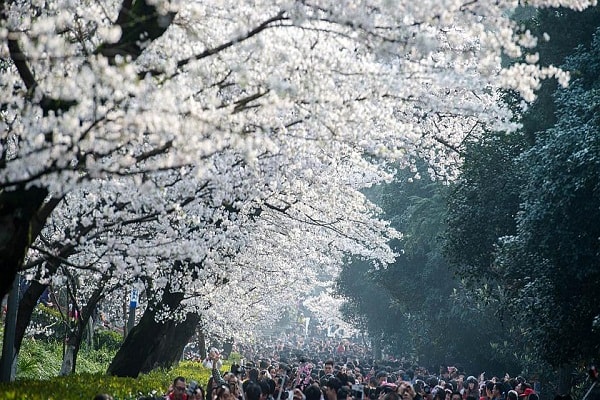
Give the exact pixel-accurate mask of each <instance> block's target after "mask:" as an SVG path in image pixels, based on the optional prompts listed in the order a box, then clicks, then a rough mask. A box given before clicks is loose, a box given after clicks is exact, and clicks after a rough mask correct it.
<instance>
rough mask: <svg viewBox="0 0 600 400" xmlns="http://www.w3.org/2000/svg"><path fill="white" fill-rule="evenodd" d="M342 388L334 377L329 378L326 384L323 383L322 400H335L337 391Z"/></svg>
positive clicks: (340, 383)
mask: <svg viewBox="0 0 600 400" xmlns="http://www.w3.org/2000/svg"><path fill="white" fill-rule="evenodd" d="M341 387H342V382H341V381H340V380H339V379H338V378H336V377H335V376H334V377H331V378H329V379H328V380H327V383H325V388H324V396H323V397H324V400H337V399H338V397H337V393H338V390H340V388H341Z"/></svg>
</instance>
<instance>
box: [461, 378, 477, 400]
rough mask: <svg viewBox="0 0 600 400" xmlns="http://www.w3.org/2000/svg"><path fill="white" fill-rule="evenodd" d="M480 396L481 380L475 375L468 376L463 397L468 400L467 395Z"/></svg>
mask: <svg viewBox="0 0 600 400" xmlns="http://www.w3.org/2000/svg"><path fill="white" fill-rule="evenodd" d="M469 396H471V397H475V398H477V397H479V382H477V378H475V377H474V376H473V375H470V376H468V377H467V380H466V384H465V385H463V389H462V397H463V399H464V400H466V398H467V397H469Z"/></svg>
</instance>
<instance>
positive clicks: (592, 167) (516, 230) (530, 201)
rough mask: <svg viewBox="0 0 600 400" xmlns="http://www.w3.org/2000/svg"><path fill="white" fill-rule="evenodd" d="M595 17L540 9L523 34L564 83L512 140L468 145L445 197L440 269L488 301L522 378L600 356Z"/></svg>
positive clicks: (599, 48)
mask: <svg viewBox="0 0 600 400" xmlns="http://www.w3.org/2000/svg"><path fill="white" fill-rule="evenodd" d="M599 13H600V9H599V8H598V7H592V8H590V9H588V10H587V11H585V12H583V13H574V12H570V11H565V10H557V11H556V10H550V9H548V10H543V11H541V12H539V13H538V14H537V17H536V19H535V20H533V21H532V22H531V23H530V24H528V26H529V27H530V28H531V29H532V31H533V32H534V33H535V34H538V35H540V36H541V33H542V32H548V33H549V35H550V37H551V40H550V41H549V42H547V43H545V42H544V43H542V45H541V47H540V48H539V51H540V56H541V59H542V60H545V61H544V63H546V64H554V65H560V64H564V68H565V69H567V70H569V71H571V76H572V82H571V84H570V86H569V88H567V89H558V88H557V87H556V85H554V84H545V85H544V86H543V88H542V91H541V92H540V93H539V95H540V96H539V98H538V100H537V101H536V102H535V103H534V104H533V105H532V106H531V107H530V108H529V109H528V110H527V111H526V112H525V113H524V114H523V129H522V131H521V132H518V133H515V134H509V135H507V134H504V133H489V134H488V135H487V137H486V138H485V140H484V141H483V142H481V143H470V144H469V145H468V146H467V149H466V151H465V153H464V157H465V163H464V168H463V172H462V176H461V179H460V181H459V182H457V183H456V185H454V187H453V190H452V192H451V195H450V197H449V209H448V216H449V217H448V232H447V234H446V246H445V254H446V256H447V259H448V260H449V261H450V262H451V263H452V266H453V268H455V269H456V270H457V271H458V272H459V273H460V275H461V277H462V278H463V279H464V280H465V282H468V283H469V285H470V287H471V288H473V289H475V291H474V293H475V294H477V296H478V299H479V301H480V302H490V303H491V304H493V303H496V302H497V304H498V307H497V309H496V311H497V312H496V313H495V314H494V316H493V318H494V319H495V320H496V321H497V322H498V323H501V326H502V329H503V330H504V331H506V332H507V333H508V334H509V338H510V340H509V342H508V343H510V347H512V348H513V350H514V351H515V352H517V353H518V355H519V362H520V363H521V365H523V366H524V367H525V368H526V367H527V366H529V365H537V367H538V368H539V367H540V366H543V365H544V362H546V363H550V364H552V365H554V366H561V365H565V364H569V363H571V362H572V363H583V362H589V361H592V360H594V359H596V361H597V359H598V358H599V357H600V344H599V342H598V340H597V338H598V334H599V333H600V331H599V328H598V325H599V324H598V318H597V316H598V315H600V308H599V306H598V304H600V301H599V298H598V295H597V293H598V291H597V288H598V287H599V286H600V263H599V257H598V256H599V254H600V244H599V242H598V237H600V225H599V224H598V220H600V207H599V204H600V184H599V183H598V182H600V156H599V155H600V129H599V126H600V117H599V116H600V96H599V94H600V80H599V79H598V77H599V76H600V40H599V39H598V38H597V37H596V39H594V41H593V42H592V33H593V32H594V31H595V30H596V28H597V27H598V25H599V23H600V18H599V16H600V14H599ZM526 25H527V24H526ZM573 26H577V29H572V27H573ZM578 45H579V47H578ZM569 54H571V55H570V56H569ZM565 57H566V63H565V62H564V61H565ZM524 321H526V322H525V323H524ZM500 344H501V343H500ZM498 348H499V349H500V350H501V349H502V347H498Z"/></svg>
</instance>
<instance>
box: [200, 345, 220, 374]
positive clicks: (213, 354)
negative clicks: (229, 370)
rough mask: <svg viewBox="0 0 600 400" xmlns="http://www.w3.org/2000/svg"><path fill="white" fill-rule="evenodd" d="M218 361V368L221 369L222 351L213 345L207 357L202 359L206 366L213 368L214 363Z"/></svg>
mask: <svg viewBox="0 0 600 400" xmlns="http://www.w3.org/2000/svg"><path fill="white" fill-rule="evenodd" d="M214 363H216V367H217V369H221V368H222V367H223V361H221V353H220V352H219V350H217V349H216V348H215V347H211V349H210V350H209V351H208V354H207V355H206V358H205V359H204V360H202V365H203V366H204V367H205V368H208V369H212V368H213V364H214Z"/></svg>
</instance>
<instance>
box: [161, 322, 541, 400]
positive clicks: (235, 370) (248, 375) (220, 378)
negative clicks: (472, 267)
mask: <svg viewBox="0 0 600 400" xmlns="http://www.w3.org/2000/svg"><path fill="white" fill-rule="evenodd" d="M235 350H236V351H237V352H239V353H240V354H242V355H243V356H244V357H245V359H242V361H241V362H240V363H234V364H232V366H231V369H230V371H228V372H226V373H224V374H222V371H221V368H222V362H221V355H220V353H219V351H218V350H217V349H215V348H213V349H211V350H210V351H209V352H208V355H207V357H206V358H205V359H204V360H203V361H202V363H203V365H204V366H205V367H207V368H210V369H211V370H212V376H211V378H210V379H209V381H208V384H207V385H206V388H203V387H200V386H199V385H198V384H197V383H196V382H189V383H187V382H186V381H185V378H183V377H177V378H176V379H175V380H174V382H173V384H172V386H171V388H169V391H168V393H167V395H166V398H168V399H173V400H539V395H538V393H537V392H536V390H535V389H534V386H533V384H532V383H531V382H528V381H527V380H526V379H525V378H523V377H515V378H512V377H510V376H508V375H506V376H503V377H495V376H494V377H490V378H486V376H485V374H483V373H482V374H478V375H477V376H474V375H467V374H466V372H465V371H461V370H460V369H459V368H457V367H454V366H445V367H442V368H440V369H439V371H435V372H430V371H428V370H427V369H426V368H423V367H418V366H414V365H413V366H411V365H410V364H408V363H406V362H405V361H404V360H388V362H385V363H375V362H374V361H373V356H372V354H371V351H370V349H369V348H368V347H367V346H364V345H360V344H358V343H354V342H353V341H350V340H347V339H334V338H330V337H324V336H321V337H317V336H314V337H306V336H304V335H302V334H294V333H291V334H284V335H279V336H277V337H273V338H270V339H269V340H267V341H266V344H265V343H264V342H263V343H262V344H261V345H254V346H252V345H246V346H239V347H237V348H235Z"/></svg>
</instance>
